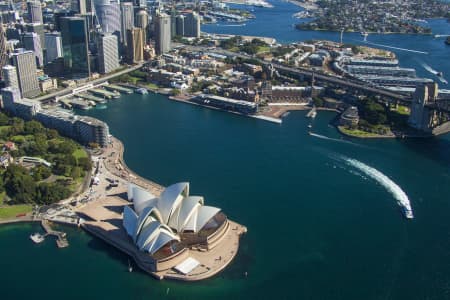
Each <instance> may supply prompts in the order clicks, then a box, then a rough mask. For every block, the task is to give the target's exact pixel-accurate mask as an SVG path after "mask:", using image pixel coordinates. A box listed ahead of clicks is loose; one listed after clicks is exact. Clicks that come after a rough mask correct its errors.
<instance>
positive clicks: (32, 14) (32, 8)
mask: <svg viewBox="0 0 450 300" xmlns="http://www.w3.org/2000/svg"><path fill="white" fill-rule="evenodd" d="M27 11H28V17H29V19H30V22H31V23H41V24H42V23H44V18H43V17H42V6H41V2H40V1H39V0H31V1H28V2H27Z"/></svg>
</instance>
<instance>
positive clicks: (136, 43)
mask: <svg viewBox="0 0 450 300" xmlns="http://www.w3.org/2000/svg"><path fill="white" fill-rule="evenodd" d="M127 59H128V63H130V64H135V63H139V62H142V61H143V60H144V35H143V30H142V28H133V29H129V30H128V31H127Z"/></svg>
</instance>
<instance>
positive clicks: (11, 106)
mask: <svg viewBox="0 0 450 300" xmlns="http://www.w3.org/2000/svg"><path fill="white" fill-rule="evenodd" d="M21 98H22V97H21V96H20V91H19V90H18V89H16V88H13V87H6V88H4V89H2V102H3V109H4V110H6V111H8V112H11V113H14V114H15V110H16V107H15V103H16V102H17V101H20V99H21Z"/></svg>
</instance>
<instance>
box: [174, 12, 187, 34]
mask: <svg viewBox="0 0 450 300" xmlns="http://www.w3.org/2000/svg"><path fill="white" fill-rule="evenodd" d="M185 19H186V17H185V16H184V15H179V16H177V18H176V22H175V25H176V29H175V35H179V36H184V20H185Z"/></svg>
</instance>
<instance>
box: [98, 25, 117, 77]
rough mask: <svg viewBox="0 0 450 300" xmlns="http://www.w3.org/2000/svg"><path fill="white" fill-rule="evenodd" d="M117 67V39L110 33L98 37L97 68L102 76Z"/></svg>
mask: <svg viewBox="0 0 450 300" xmlns="http://www.w3.org/2000/svg"><path fill="white" fill-rule="evenodd" d="M118 67H119V49H118V43H117V37H116V36H115V35H112V34H110V33H105V34H102V35H100V36H99V37H98V68H99V72H100V73H102V74H105V73H110V72H112V71H114V70H116V69H117V68H118Z"/></svg>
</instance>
